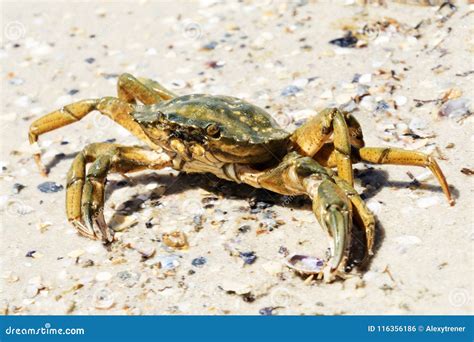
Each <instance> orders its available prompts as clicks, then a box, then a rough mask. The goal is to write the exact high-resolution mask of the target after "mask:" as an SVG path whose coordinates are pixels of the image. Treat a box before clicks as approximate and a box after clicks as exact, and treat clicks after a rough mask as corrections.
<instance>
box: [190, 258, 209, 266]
mask: <svg viewBox="0 0 474 342" xmlns="http://www.w3.org/2000/svg"><path fill="white" fill-rule="evenodd" d="M206 263H207V260H206V258H205V257H199V258H195V259H193V260H192V261H191V264H192V265H193V266H195V267H203V266H204V265H205V264H206Z"/></svg>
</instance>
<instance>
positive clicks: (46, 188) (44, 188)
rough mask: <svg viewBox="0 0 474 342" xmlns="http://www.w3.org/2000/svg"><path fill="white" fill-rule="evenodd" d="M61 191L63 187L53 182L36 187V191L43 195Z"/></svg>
mask: <svg viewBox="0 0 474 342" xmlns="http://www.w3.org/2000/svg"><path fill="white" fill-rule="evenodd" d="M62 189H63V186H62V185H60V184H57V183H55V182H44V183H41V184H39V185H38V190H39V191H41V192H44V193H53V192H58V191H61V190H62Z"/></svg>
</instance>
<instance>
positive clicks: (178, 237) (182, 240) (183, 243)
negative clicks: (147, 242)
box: [162, 230, 189, 249]
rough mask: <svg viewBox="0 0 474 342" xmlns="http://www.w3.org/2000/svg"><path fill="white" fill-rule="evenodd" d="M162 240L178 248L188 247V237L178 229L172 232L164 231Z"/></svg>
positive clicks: (169, 245)
mask: <svg viewBox="0 0 474 342" xmlns="http://www.w3.org/2000/svg"><path fill="white" fill-rule="evenodd" d="M162 240H163V242H164V244H165V245H167V246H168V247H171V248H176V249H188V248H189V244H188V239H187V238H186V234H184V233H183V232H182V231H179V230H176V231H174V232H171V233H164V234H163V235H162Z"/></svg>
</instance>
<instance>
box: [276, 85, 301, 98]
mask: <svg viewBox="0 0 474 342" xmlns="http://www.w3.org/2000/svg"><path fill="white" fill-rule="evenodd" d="M300 91H303V89H302V88H300V87H297V86H295V85H289V86H287V87H285V88H283V90H282V91H281V96H294V95H296V94H297V93H299V92H300Z"/></svg>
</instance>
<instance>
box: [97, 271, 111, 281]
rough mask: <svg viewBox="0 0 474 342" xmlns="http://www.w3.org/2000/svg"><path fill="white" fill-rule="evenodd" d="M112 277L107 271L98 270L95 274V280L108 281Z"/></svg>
mask: <svg viewBox="0 0 474 342" xmlns="http://www.w3.org/2000/svg"><path fill="white" fill-rule="evenodd" d="M111 278H112V274H111V273H109V272H99V273H97V274H96V275H95V280H97V281H109V280H110V279H111Z"/></svg>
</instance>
